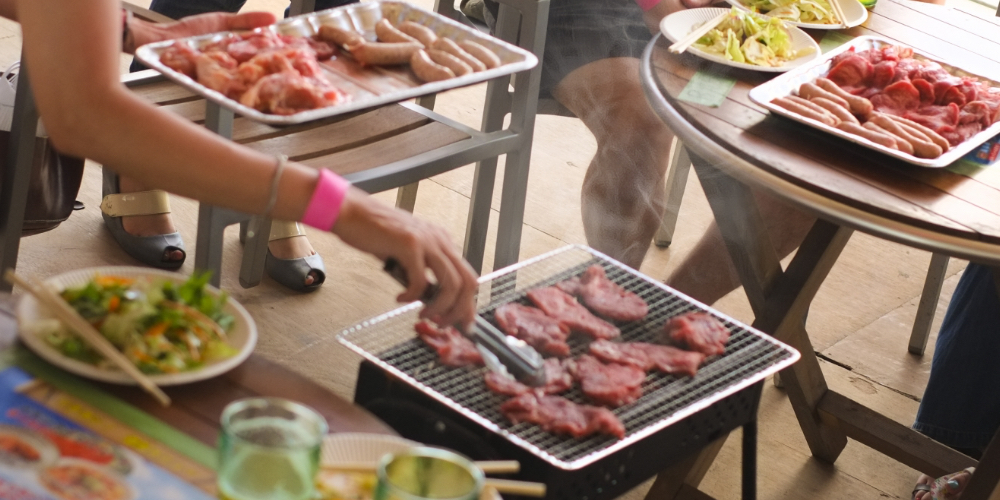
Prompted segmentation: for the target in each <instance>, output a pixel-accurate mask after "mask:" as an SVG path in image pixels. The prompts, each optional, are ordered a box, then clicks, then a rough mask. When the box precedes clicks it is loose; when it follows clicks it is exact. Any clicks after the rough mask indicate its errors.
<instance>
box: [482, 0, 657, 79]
mask: <svg viewBox="0 0 1000 500" xmlns="http://www.w3.org/2000/svg"><path fill="white" fill-rule="evenodd" d="M486 8H487V11H488V12H489V14H492V17H493V19H496V15H497V10H498V8H499V4H497V3H496V2H494V1H492V0H486ZM489 14H487V20H488V21H491V22H492V21H493V19H489V18H490V15H489ZM491 27H492V26H491ZM651 38H652V35H650V34H649V29H648V28H646V24H645V22H644V21H643V19H642V10H641V9H640V8H639V6H637V5H636V4H635V2H634V0H551V1H550V3H549V23H548V29H547V31H546V36H545V53H544V56H543V57H542V83H541V90H540V91H539V97H542V98H549V97H552V91H553V90H554V89H555V87H556V85H558V84H559V82H561V81H562V79H563V78H565V77H566V75H568V74H570V73H571V72H573V70H575V69H577V68H579V67H581V66H584V65H586V64H589V63H592V62H594V61H599V60H601V59H607V58H610V57H634V58H639V57H640V56H641V55H642V51H643V49H644V48H645V47H646V44H647V43H648V42H649V40H650V39H651Z"/></svg>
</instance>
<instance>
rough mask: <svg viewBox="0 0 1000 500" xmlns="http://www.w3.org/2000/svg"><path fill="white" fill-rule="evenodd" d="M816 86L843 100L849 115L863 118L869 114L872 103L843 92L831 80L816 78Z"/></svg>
mask: <svg viewBox="0 0 1000 500" xmlns="http://www.w3.org/2000/svg"><path fill="white" fill-rule="evenodd" d="M816 85H817V86H819V87H820V88H822V89H823V90H826V91H827V92H830V93H831V94H833V95H836V96H837V97H840V98H841V99H843V100H844V102H846V103H847V107H848V109H850V110H851V113H854V114H855V115H858V116H861V117H865V116H868V115H870V114H871V112H872V109H873V106H872V102H871V101H869V100H868V99H865V98H864V97H858V96H856V95H854V94H851V93H849V92H847V91H845V90H844V89H842V88H840V86H839V85H837V84H836V83H833V82H832V81H831V80H829V79H827V78H817V79H816Z"/></svg>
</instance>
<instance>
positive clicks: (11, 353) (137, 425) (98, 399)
mask: <svg viewBox="0 0 1000 500" xmlns="http://www.w3.org/2000/svg"><path fill="white" fill-rule="evenodd" d="M9 367H18V368H21V369H22V370H25V371H27V372H28V373H30V374H32V375H34V376H35V377H37V378H39V379H42V380H44V381H46V382H48V383H50V384H52V385H53V386H55V387H56V388H58V389H59V390H61V391H63V392H65V393H67V394H70V395H72V396H74V397H76V398H79V399H80V400H82V401H85V402H86V403H88V404H90V405H91V406H93V407H94V408H96V409H98V410H100V411H103V412H104V413H107V414H108V415H111V416H112V417H115V418H116V419H118V420H120V421H121V422H122V423H125V424H127V425H128V426H130V427H132V428H133V429H135V430H137V431H139V432H141V433H143V434H146V435H147V436H149V437H151V438H153V439H155V440H156V441H159V442H160V443H162V444H163V445H165V446H167V447H169V448H171V449H173V450H175V451H177V452H178V453H181V454H182V455H184V456H186V457H188V458H190V459H192V460H194V461H195V462H197V463H199V464H201V465H204V466H205V467H208V468H210V469H212V470H215V468H216V454H215V449H213V448H212V447H210V446H208V445H206V444H204V443H202V442H201V441H198V440H197V439H195V438H193V437H191V436H189V435H187V434H185V433H183V432H181V431H179V430H177V429H175V428H174V427H172V426H170V425H169V424H167V423H165V422H163V421H161V420H159V419H158V418H156V417H153V416H152V415H150V414H148V413H146V412H144V411H142V410H140V409H138V408H136V407H134V406H132V405H130V404H128V403H126V402H124V401H122V400H120V399H118V398H116V397H114V396H111V395H109V394H107V393H105V392H103V391H101V390H100V389H98V388H96V387H94V386H92V385H90V384H89V383H87V382H85V381H83V380H81V379H79V378H76V377H74V376H72V375H70V374H68V373H66V372H64V371H62V370H60V369H58V368H56V367H54V366H52V365H50V364H48V363H46V362H45V361H43V360H42V359H41V358H39V357H38V356H35V355H34V354H33V353H32V352H30V351H28V350H27V349H25V348H24V347H22V346H16V347H13V348H11V349H7V350H5V351H2V352H0V369H3V368H9Z"/></svg>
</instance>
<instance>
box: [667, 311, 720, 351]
mask: <svg viewBox="0 0 1000 500" xmlns="http://www.w3.org/2000/svg"><path fill="white" fill-rule="evenodd" d="M663 328H664V330H665V332H666V334H667V335H668V336H669V337H670V339H671V340H673V341H674V342H678V343H680V344H685V345H687V346H688V347H689V348H691V349H694V350H695V351H698V352H700V353H703V354H705V355H706V356H712V355H715V354H722V353H724V352H726V342H729V329H728V328H726V325H723V324H722V322H720V321H719V320H717V319H715V317H714V316H712V315H710V314H706V313H702V312H689V313H684V314H681V315H679V316H674V317H673V318H670V319H669V320H667V324H666V325H664V326H663Z"/></svg>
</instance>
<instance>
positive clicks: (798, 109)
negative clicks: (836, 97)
mask: <svg viewBox="0 0 1000 500" xmlns="http://www.w3.org/2000/svg"><path fill="white" fill-rule="evenodd" d="M791 97H794V96H788V97H779V98H777V99H775V100H773V101H771V102H772V103H773V104H775V105H777V106H781V107H782V108H785V109H787V110H789V111H791V112H792V113H795V114H797V115H801V116H804V117H806V118H809V119H810V120H816V121H818V122H820V123H823V124H826V125H836V124H837V118H836V117H835V116H833V115H832V114H830V112H828V111H827V110H825V109H822V108H820V110H821V111H816V110H815V109H813V108H811V107H809V106H803V105H802V104H800V103H798V102H796V101H793V100H792V99H791ZM802 100H805V99H802ZM806 102H809V101H806Z"/></svg>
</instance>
